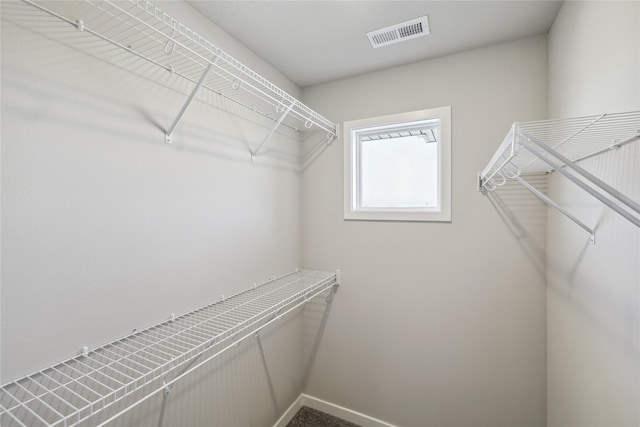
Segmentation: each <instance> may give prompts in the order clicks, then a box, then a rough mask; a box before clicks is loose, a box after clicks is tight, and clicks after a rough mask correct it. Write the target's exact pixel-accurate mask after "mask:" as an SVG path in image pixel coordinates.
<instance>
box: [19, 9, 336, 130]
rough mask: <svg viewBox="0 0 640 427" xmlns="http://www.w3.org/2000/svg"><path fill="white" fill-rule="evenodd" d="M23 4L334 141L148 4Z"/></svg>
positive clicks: (306, 113)
mask: <svg viewBox="0 0 640 427" xmlns="http://www.w3.org/2000/svg"><path fill="white" fill-rule="evenodd" d="M22 1H23V2H24V3H25V4H27V5H29V6H33V7H34V8H35V9H37V10H38V11H40V12H45V13H46V14H48V15H50V16H52V17H55V18H57V19H59V20H61V21H63V22H66V23H67V24H70V25H71V26H72V27H70V28H75V29H76V30H78V32H81V33H87V34H91V35H93V36H95V37H98V38H99V39H101V40H103V41H104V42H106V43H107V44H109V45H111V46H115V47H117V48H120V49H122V50H125V51H127V52H129V53H130V54H132V55H134V56H135V57H137V58H139V59H142V60H144V61H147V62H149V63H151V64H154V65H156V66H158V67H160V68H162V69H164V70H166V71H168V72H170V73H172V74H175V75H177V76H180V77H182V78H184V79H186V80H188V81H190V82H192V83H194V84H196V85H197V86H196V90H198V89H200V88H202V89H205V90H209V91H211V92H214V93H215V94H217V95H219V96H221V97H223V98H224V99H226V100H230V101H232V102H234V103H237V104H238V105H240V106H242V107H244V108H246V109H248V110H251V111H253V112H255V113H256V114H259V115H261V116H264V117H267V118H269V119H271V120H272V121H273V122H275V123H276V126H275V127H277V126H279V125H282V126H286V127H289V128H290V129H293V130H295V131H299V132H302V131H305V130H307V129H316V130H317V129H320V130H323V131H325V132H326V133H327V139H331V140H333V139H335V138H336V135H337V130H336V129H337V128H336V124H335V123H333V122H331V121H330V120H328V119H327V118H325V117H323V116H322V115H320V114H319V113H317V112H316V111H314V110H312V109H311V108H309V107H308V106H306V105H305V104H303V103H302V102H300V101H299V100H297V99H295V98H294V97H293V96H291V95H290V94H288V93H287V92H285V91H284V90H282V89H280V88H279V87H278V86H276V85H275V84H273V83H271V82H270V81H269V80H267V79H265V78H264V77H262V76H261V75H259V74H258V73H256V72H255V71H253V70H251V69H250V68H249V67H247V66H245V65H243V64H242V63H241V62H240V61H238V60H236V59H235V58H233V57H232V56H231V55H229V54H228V53H226V52H225V51H223V50H222V49H220V48H218V47H217V46H216V45H214V44H213V43H211V42H210V41H208V40H206V39H205V38H204V37H202V36H201V35H199V34H198V33H196V32H195V31H193V30H192V29H191V28H189V27H188V26H186V25H185V24H183V23H182V22H180V21H179V20H177V19H175V18H173V17H171V16H170V15H168V14H167V13H165V12H164V11H163V10H162V9H160V8H158V7H157V6H155V5H154V4H153V3H151V2H149V1H146V0H121V1H111V0H84V1H77V2H58V1H51V0H49V1H47V0H22ZM200 80H202V82H201V85H198V82H199V81H200ZM196 90H194V92H195V91H196ZM190 101H191V100H189V102H190ZM182 113H183V112H181V113H180V114H182ZM177 120H179V118H178V119H177ZM172 131H173V129H171V132H172ZM171 132H168V134H169V135H168V137H170V134H171ZM167 142H170V141H167Z"/></svg>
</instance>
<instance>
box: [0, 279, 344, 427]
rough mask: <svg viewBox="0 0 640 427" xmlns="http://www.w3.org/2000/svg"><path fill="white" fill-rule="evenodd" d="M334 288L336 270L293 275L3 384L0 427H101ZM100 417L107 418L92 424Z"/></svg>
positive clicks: (329, 297) (330, 292) (174, 317)
mask: <svg viewBox="0 0 640 427" xmlns="http://www.w3.org/2000/svg"><path fill="white" fill-rule="evenodd" d="M339 285H340V272H339V271H336V272H321V271H313V270H296V271H295V272H293V273H289V274H286V275H284V276H281V277H278V278H272V279H270V280H269V281H267V282H265V283H263V284H261V285H254V286H253V287H252V288H250V289H248V290H246V291H243V292H240V293H238V294H236V295H233V296H231V297H227V298H225V297H224V296H223V297H222V299H221V300H219V301H217V302H215V303H213V304H210V305H207V306H205V307H202V308H200V309H198V310H194V311H192V312H190V313H187V314H183V315H181V316H174V315H171V316H170V318H169V320H167V321H165V322H163V323H160V324H158V325H155V326H152V327H150V328H148V329H145V330H143V331H139V332H135V333H133V334H131V335H129V336H126V337H124V338H122V339H119V340H117V341H114V342H111V343H109V344H107V345H105V346H102V347H99V348H96V349H93V350H89V349H88V348H86V347H85V348H83V349H82V351H81V354H80V355H78V356H77V357H74V358H72V359H69V360H65V361H63V362H60V363H57V364H55V365H53V366H51V367H48V368H46V369H43V370H40V371H37V372H34V373H32V374H30V375H27V376H25V377H23V378H18V379H16V380H14V381H11V382H9V383H7V384H4V385H3V386H2V387H1V388H0V425H2V427H13V426H21V427H24V426H28V427H38V426H65V427H69V426H76V425H78V424H80V423H82V422H83V421H86V420H89V419H91V420H92V421H93V420H95V421H96V422H95V423H92V424H91V425H94V424H97V423H99V424H98V425H100V426H102V425H105V424H107V423H108V422H110V421H112V420H114V419H115V418H117V417H118V416H120V415H122V414H123V413H124V412H126V411H128V410H129V409H131V408H133V407H135V406H137V405H138V404H140V403H142V402H143V401H145V400H147V399H148V398H150V397H151V396H153V395H154V394H156V393H159V392H162V391H163V392H164V393H165V395H168V394H169V393H170V392H171V387H172V386H173V384H174V383H175V382H176V381H178V380H179V379H181V378H183V377H184V376H186V375H188V374H189V373H191V372H193V371H194V370H196V369H197V368H199V367H200V366H202V365H204V364H205V363H207V362H209V361H210V360H212V359H213V358H215V357H217V356H219V355H220V354H221V353H223V352H225V351H226V350H228V349H229V348H231V347H234V346H236V345H238V344H239V343H240V342H241V341H243V340H244V339H246V338H248V337H250V336H253V335H254V334H257V333H258V332H259V331H260V330H262V329H263V328H265V327H266V326H268V325H270V324H271V323H273V322H275V321H277V320H278V319H280V318H281V317H282V316H284V315H286V314H287V313H289V312H290V311H292V310H295V309H296V308H298V307H300V306H301V305H303V304H305V303H306V302H308V301H310V300H311V299H313V298H315V297H317V296H319V295H321V294H323V293H325V294H327V302H330V301H331V299H332V298H333V295H334V294H335V292H336V291H337V289H338V286H339ZM125 398H126V399H125ZM116 403H121V404H123V406H124V407H123V408H121V407H120V406H118V407H115V406H114V404H116ZM106 409H111V411H105V410H106ZM103 411H104V412H103ZM113 412H115V413H113ZM99 414H100V415H103V418H105V417H106V418H107V419H106V420H103V419H99V420H98V419H94V418H93V417H95V416H97V415H99ZM105 415H106V416H105Z"/></svg>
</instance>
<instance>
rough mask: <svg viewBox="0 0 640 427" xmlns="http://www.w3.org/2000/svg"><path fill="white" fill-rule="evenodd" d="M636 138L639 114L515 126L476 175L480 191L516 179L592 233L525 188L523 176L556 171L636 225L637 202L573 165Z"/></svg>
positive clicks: (639, 134)
mask: <svg viewBox="0 0 640 427" xmlns="http://www.w3.org/2000/svg"><path fill="white" fill-rule="evenodd" d="M638 140H640V111H631V112H624V113H613V114H601V115H596V116H586V117H579V118H571V119H562V120H543V121H536V122H524V123H518V122H516V123H514V124H513V126H511V128H510V129H509V132H508V133H507V135H506V136H505V138H504V140H503V141H502V144H500V146H499V147H498V149H497V150H496V152H495V154H494V155H493V157H492V158H491V160H490V161H489V163H488V164H487V166H486V167H485V168H484V170H483V171H482V173H481V174H480V177H479V181H480V182H479V185H480V188H481V189H482V190H483V191H494V190H496V189H497V188H499V187H500V186H502V185H503V184H504V183H505V182H506V181H507V180H510V179H515V180H517V181H519V182H520V183H521V184H523V185H524V186H525V187H527V188H528V189H529V190H531V191H532V192H533V193H534V194H536V195H537V196H538V197H540V198H541V199H542V200H543V201H544V202H545V203H547V204H548V205H550V206H552V207H554V208H556V209H558V210H560V211H561V212H562V213H563V214H565V215H566V216H568V217H569V218H570V219H571V220H572V221H574V222H576V223H577V224H578V225H579V226H581V227H582V228H584V229H585V230H586V231H588V232H589V233H591V235H592V240H594V232H593V230H592V229H591V228H590V227H588V226H586V225H585V224H584V223H582V222H581V221H580V220H578V219H577V218H576V217H574V216H573V215H571V214H570V213H569V212H567V211H566V210H564V209H563V208H562V207H561V206H559V205H558V204H557V203H555V202H554V201H553V200H551V199H549V198H548V197H547V196H546V195H544V194H542V193H541V192H539V191H537V190H536V189H535V188H533V187H532V186H530V185H529V184H528V183H527V182H526V181H525V180H524V179H523V176H524V175H527V174H544V173H549V172H552V171H557V172H559V173H561V174H562V175H564V176H565V177H567V178H568V179H570V180H571V181H572V182H573V183H575V184H576V185H577V186H579V187H581V188H582V189H584V190H585V191H587V192H588V193H590V194H591V195H592V196H594V197H595V198H596V199H598V200H600V201H601V202H602V203H604V204H605V205H607V206H609V207H610V208H611V209H613V210H614V211H616V212H617V213H618V214H620V215H622V216H623V217H625V218H626V219H628V220H629V221H631V222H632V223H634V224H635V225H636V226H638V227H640V204H639V203H638V201H635V200H632V199H630V198H629V197H627V196H625V195H624V194H622V193H620V192H619V191H617V190H616V189H614V188H613V187H611V186H609V185H608V184H606V183H605V182H603V181H601V180H600V179H598V178H597V177H595V176H594V175H592V174H590V173H589V172H587V171H586V170H584V169H583V168H581V167H580V166H579V165H578V164H577V162H579V161H581V160H585V159H587V158H589V157H592V156H595V155H598V154H601V153H604V152H606V151H610V150H612V149H616V148H619V147H620V146H622V145H625V144H628V143H630V142H634V141H638Z"/></svg>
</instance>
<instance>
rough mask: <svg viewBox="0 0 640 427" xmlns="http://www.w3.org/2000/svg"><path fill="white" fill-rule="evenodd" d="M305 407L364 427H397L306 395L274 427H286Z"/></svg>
mask: <svg viewBox="0 0 640 427" xmlns="http://www.w3.org/2000/svg"><path fill="white" fill-rule="evenodd" d="M303 406H308V407H309V408H312V409H316V410H318V411H321V412H324V413H325V414H329V415H333V416H334V417H338V418H342V419H343V420H345V421H349V422H352V423H354V424H358V425H361V426H362V427H396V426H395V425H393V424H389V423H387V422H384V421H381V420H378V419H376V418H373V417H370V416H368V415H365V414H362V413H360V412H357V411H353V410H351V409H348V408H345V407H344V406H339V405H336V404H334V403H331V402H327V401H325V400H322V399H318V398H315V397H313V396H309V395H306V394H304V393H303V394H301V395H300V396H298V398H297V399H296V401H295V402H293V403H292V404H291V406H289V409H287V410H286V412H285V413H284V414H283V415H282V416H281V417H280V419H279V420H278V421H276V423H275V424H274V425H273V427H286V425H287V424H288V423H289V421H291V419H292V418H293V416H294V415H295V414H296V412H298V410H299V409H300V408H301V407H303Z"/></svg>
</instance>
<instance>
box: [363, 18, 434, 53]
mask: <svg viewBox="0 0 640 427" xmlns="http://www.w3.org/2000/svg"><path fill="white" fill-rule="evenodd" d="M427 34H429V20H428V18H427V16H426V15H425V16H421V17H420V18H416V19H412V20H410V21H406V22H402V23H400V24H396V25H392V26H390V27H386V28H382V29H380V30H376V31H370V32H368V33H367V37H369V41H370V42H371V46H373V47H382V46H386V45H389V44H393V43H399V42H403V41H405V40H411V39H415V38H417V37H422V36H426V35H427Z"/></svg>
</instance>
